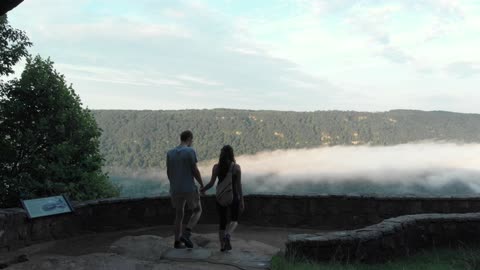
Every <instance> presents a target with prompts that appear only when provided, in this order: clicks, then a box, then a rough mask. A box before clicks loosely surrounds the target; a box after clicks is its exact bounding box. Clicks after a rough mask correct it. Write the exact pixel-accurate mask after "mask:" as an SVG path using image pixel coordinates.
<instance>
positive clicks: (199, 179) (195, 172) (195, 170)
mask: <svg viewBox="0 0 480 270" xmlns="http://www.w3.org/2000/svg"><path fill="white" fill-rule="evenodd" d="M193 177H195V180H197V182H198V184H199V185H200V188H203V181H202V175H200V170H199V169H198V166H197V163H195V164H194V165H193Z"/></svg>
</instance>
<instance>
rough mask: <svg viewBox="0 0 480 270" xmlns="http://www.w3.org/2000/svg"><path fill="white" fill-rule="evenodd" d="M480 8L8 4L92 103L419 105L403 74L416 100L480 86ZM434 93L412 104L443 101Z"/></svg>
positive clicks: (428, 4)
mask: <svg viewBox="0 0 480 270" xmlns="http://www.w3.org/2000/svg"><path fill="white" fill-rule="evenodd" d="M479 12H480V8H479V7H478V6H476V5H475V2H474V1H467V0H466V1H443V0H439V1H437V0H426V1H413V0H405V1H400V0H396V1H389V2H388V3H387V2H385V1H349V0H339V1H326V0H312V1H305V0H285V1H280V2H278V1H277V2H275V1H274V2H271V3H270V2H269V3H267V2H261V1H260V2H251V3H250V2H249V3H241V2H235V1H232V2H230V3H223V2H208V1H188V0H185V1H172V0H165V1H153V0H139V1H136V2H135V3H134V4H132V3H131V2H129V1H126V0H118V1H113V0H105V1H72V0H42V1H41V3H40V2H38V1H26V2H24V3H23V4H22V6H21V7H19V8H18V9H15V10H13V11H12V12H11V13H10V14H9V15H10V20H11V22H12V24H13V25H14V26H15V27H18V28H21V29H25V30H26V31H27V33H28V35H29V36H30V37H31V39H32V41H34V44H35V46H34V48H32V50H31V51H32V53H33V54H36V53H40V54H42V55H43V56H51V57H52V58H53V60H54V61H55V62H56V63H58V64H59V66H58V67H59V69H60V72H64V73H65V74H66V75H67V79H69V80H70V79H71V80H72V82H73V83H74V87H75V88H76V90H77V93H79V94H80V96H81V97H82V98H83V99H85V100H88V103H87V102H86V103H87V104H90V106H93V107H101V108H106V107H107V106H112V107H116V108H119V107H120V108H130V109H154V108H155V109H158V108H162V107H163V106H165V107H169V106H170V105H172V104H181V106H180V107H179V108H189V107H190V108H213V107H219V106H223V107H228V106H233V105H229V104H232V102H231V101H232V100H235V101H236V102H234V104H235V106H238V108H249V109H281V110H319V109H342V110H350V109H353V108H355V109H361V110H384V109H393V108H398V107H409V106H412V102H410V101H409V100H408V99H399V98H398V97H399V96H401V95H403V91H405V89H406V88H407V86H403V87H401V86H402V85H404V84H406V83H409V85H408V89H407V90H408V91H410V90H411V93H418V94H412V95H410V99H415V100H419V96H429V95H434V94H435V93H437V92H441V93H442V95H443V97H444V99H448V98H449V97H451V96H452V95H454V94H453V93H452V90H451V89H453V88H452V86H453V85H456V86H455V87H454V88H455V91H457V92H460V93H463V94H467V93H468V92H469V91H470V90H469V89H471V88H472V87H473V85H478V82H477V81H476V78H478V77H477V76H474V75H475V74H476V67H475V63H478V62H480V59H477V58H478V57H477V56H476V55H475V48H477V47H478V46H480V39H479V38H477V37H478V36H480V35H478V29H479V27H478V26H479V25H480V24H479V23H478V19H477V18H478V14H479ZM32 14H36V15H35V16H32ZM465 59H467V60H468V62H470V63H472V64H471V65H470V67H469V66H468V64H463V66H462V65H455V63H459V62H462V61H465ZM60 65H61V66H60ZM450 65H451V67H449V68H447V69H445V67H447V66H450ZM74 66H75V67H77V68H74ZM449 70H450V71H449ZM441 71H448V72H441ZM459 74H463V75H459ZM460 79H462V81H460ZM414 82H415V84H414ZM350 86H352V87H351V88H349V87H350ZM360 86H361V87H360ZM117 89H120V90H117ZM222 89H235V91H234V92H232V91H222ZM372 89H376V90H372ZM116 90H117V91H116ZM449 90H450V93H449ZM102 91H103V92H104V93H107V92H108V93H115V92H116V93H117V95H122V96H121V97H120V98H118V99H116V100H117V101H118V102H123V103H121V104H120V103H118V104H113V103H112V102H111V100H108V99H105V96H106V95H105V94H101V93H100V92H102ZM133 93H134V94H133ZM185 96H189V98H185ZM365 96H369V97H370V98H369V99H365V98H363V97H365ZM129 97H130V98H140V97H145V99H144V100H148V102H145V104H142V103H135V106H136V107H132V104H133V103H131V102H124V101H128V100H129ZM178 100H182V102H179V101H178ZM102 102H103V104H102ZM433 102H434V101H431V102H428V101H425V102H424V103H421V102H418V103H413V104H416V105H415V106H416V107H415V108H418V109H425V108H437V109H442V108H446V107H445V104H443V103H442V104H435V103H433ZM470 103H475V101H472V100H470ZM93 104H94V105H93ZM147 104H148V105H147ZM458 104H459V105H458V106H457V107H454V108H453V107H451V106H449V107H448V108H449V109H451V108H453V109H455V110H456V111H465V109H464V108H473V106H471V105H470V104H463V105H460V103H458ZM169 108H170V107H169ZM474 111H476V112H478V109H476V110H474ZM469 112H471V110H470V109H469Z"/></svg>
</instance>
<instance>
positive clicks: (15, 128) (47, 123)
mask: <svg viewBox="0 0 480 270" xmlns="http://www.w3.org/2000/svg"><path fill="white" fill-rule="evenodd" d="M81 105H82V104H81V101H80V98H79V96H78V95H76V94H75V92H74V89H73V88H72V86H67V83H66V81H65V78H64V76H63V75H61V74H59V73H58V72H57V71H56V70H55V69H54V67H53V62H52V61H50V60H49V59H47V60H44V59H42V58H41V57H40V56H37V57H35V58H33V59H32V58H30V57H29V58H27V64H26V66H25V70H24V71H23V73H22V75H21V77H20V79H13V80H11V81H10V82H8V83H6V84H5V85H4V87H2V89H1V90H0V124H1V125H0V140H1V143H0V146H1V147H2V149H1V153H2V155H1V156H0V175H1V176H2V181H3V183H2V182H0V185H3V186H0V193H1V198H0V206H1V207H5V206H12V205H16V204H18V200H19V198H32V197H38V196H49V195H53V194H60V193H65V194H67V195H69V196H70V197H71V198H72V199H74V200H88V199H95V198H101V197H110V196H115V195H117V194H118V190H117V189H116V188H115V187H114V186H113V185H112V184H111V182H110V181H108V176H107V175H106V174H104V173H102V165H103V158H102V156H101V154H100V152H99V137H100V135H101V130H100V129H99V128H98V127H97V123H96V122H95V119H94V118H93V116H92V114H91V113H90V111H89V110H88V109H83V108H82V107H81Z"/></svg>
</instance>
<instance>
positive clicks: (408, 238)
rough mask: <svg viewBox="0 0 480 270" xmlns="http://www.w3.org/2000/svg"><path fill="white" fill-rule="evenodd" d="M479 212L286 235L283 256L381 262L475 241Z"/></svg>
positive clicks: (478, 236)
mask: <svg viewBox="0 0 480 270" xmlns="http://www.w3.org/2000/svg"><path fill="white" fill-rule="evenodd" d="M479 240H480V213H466V214H418V215H405V216H400V217H395V218H390V219H386V220H384V221H383V222H381V223H378V224H375V225H371V226H368V227H365V228H362V229H357V230H349V231H338V232H330V233H318V234H300V235H290V236H289V238H288V241H287V243H286V252H285V253H286V256H287V257H289V258H301V259H308V260H313V261H344V262H366V263H375V262H385V261H388V260H391V259H393V258H395V257H398V256H405V255H410V254H412V253H413V252H416V251H418V250H422V249H426V248H431V247H439V246H449V247H456V246H459V245H464V244H478V241H479Z"/></svg>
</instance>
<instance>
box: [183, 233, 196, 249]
mask: <svg viewBox="0 0 480 270" xmlns="http://www.w3.org/2000/svg"><path fill="white" fill-rule="evenodd" d="M190 235H191V233H190V232H189V231H185V232H184V233H183V235H182V236H181V237H180V241H182V242H183V243H184V244H185V246H186V247H187V248H193V243H192V240H190Z"/></svg>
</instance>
